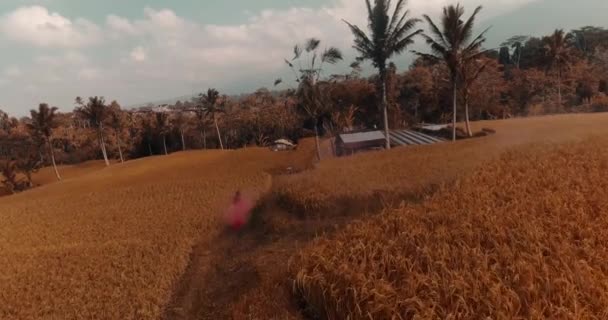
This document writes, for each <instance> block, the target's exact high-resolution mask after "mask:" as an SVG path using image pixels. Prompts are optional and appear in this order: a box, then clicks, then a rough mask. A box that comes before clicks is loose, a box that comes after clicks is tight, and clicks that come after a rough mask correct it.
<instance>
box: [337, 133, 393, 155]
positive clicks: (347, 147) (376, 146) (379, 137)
mask: <svg viewBox="0 0 608 320" xmlns="http://www.w3.org/2000/svg"><path fill="white" fill-rule="evenodd" d="M385 145H386V138H385V137H384V134H383V133H382V132H381V131H368V132H357V133H344V134H341V135H338V136H337V137H336V142H335V148H336V155H337V156H339V157H342V156H349V155H353V154H356V153H359V152H364V151H370V150H382V149H384V146H385Z"/></svg>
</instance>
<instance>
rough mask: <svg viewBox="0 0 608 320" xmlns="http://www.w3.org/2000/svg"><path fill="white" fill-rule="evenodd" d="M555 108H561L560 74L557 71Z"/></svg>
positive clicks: (559, 71)
mask: <svg viewBox="0 0 608 320" xmlns="http://www.w3.org/2000/svg"><path fill="white" fill-rule="evenodd" d="M557 106H558V107H560V108H561V106H562V72H561V70H557Z"/></svg>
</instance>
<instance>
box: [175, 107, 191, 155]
mask: <svg viewBox="0 0 608 320" xmlns="http://www.w3.org/2000/svg"><path fill="white" fill-rule="evenodd" d="M171 124H172V125H173V127H174V128H176V129H177V130H179V134H180V136H181V138H182V150H183V151H186V140H185V139H184V129H185V128H186V126H187V125H188V116H187V114H186V112H185V111H184V110H182V109H178V110H176V111H175V116H174V117H173V119H171Z"/></svg>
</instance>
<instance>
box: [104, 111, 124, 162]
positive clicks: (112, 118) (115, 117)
mask: <svg viewBox="0 0 608 320" xmlns="http://www.w3.org/2000/svg"><path fill="white" fill-rule="evenodd" d="M108 122H109V125H110V127H111V128H112V129H113V130H114V135H115V136H116V144H118V155H119V157H120V162H121V163H124V162H125V159H124V156H123V154H122V140H121V139H120V135H121V133H122V132H123V130H124V129H125V127H126V126H127V119H126V115H125V113H124V112H123V111H122V110H121V109H120V105H119V104H118V103H117V102H116V101H112V103H111V104H110V112H109V117H108Z"/></svg>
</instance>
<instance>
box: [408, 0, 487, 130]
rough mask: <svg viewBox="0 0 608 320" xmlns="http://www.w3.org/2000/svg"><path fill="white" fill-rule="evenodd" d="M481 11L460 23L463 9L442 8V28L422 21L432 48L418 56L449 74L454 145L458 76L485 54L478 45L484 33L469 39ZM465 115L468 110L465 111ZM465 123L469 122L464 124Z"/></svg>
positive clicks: (479, 8) (427, 17)
mask: <svg viewBox="0 0 608 320" xmlns="http://www.w3.org/2000/svg"><path fill="white" fill-rule="evenodd" d="M480 11H481V6H479V7H477V8H475V11H474V12H473V14H472V15H471V16H470V17H469V19H467V20H466V21H464V20H463V16H464V7H461V6H460V4H458V5H456V6H453V5H450V6H448V7H444V8H443V16H442V18H441V27H442V29H439V27H438V26H437V25H436V24H435V23H434V22H433V20H432V19H431V18H430V17H429V16H428V15H424V19H425V20H426V21H427V22H428V24H429V28H430V35H427V34H422V36H423V37H424V38H425V39H426V42H427V44H428V45H429V46H430V47H431V51H432V53H431V54H425V53H419V52H416V53H417V54H418V55H420V56H422V57H424V58H426V59H428V60H431V61H435V62H440V61H443V62H444V63H445V64H446V66H447V67H448V70H449V72H450V82H451V84H452V93H453V99H454V100H453V103H454V105H453V115H452V116H453V117H452V139H453V140H454V141H456V112H457V107H458V95H457V94H458V83H459V82H460V81H461V77H460V72H461V71H462V68H463V65H465V64H467V63H468V62H469V61H473V60H475V59H477V58H479V57H480V56H481V55H483V54H484V51H482V50H481V45H482V44H483V43H484V42H485V38H484V35H485V33H486V32H487V31H488V29H486V30H484V31H483V32H482V33H480V34H479V35H478V36H477V37H475V38H473V39H472V40H471V38H472V35H473V28H474V24H475V17H476V16H477V14H478V13H479V12H480ZM465 114H468V110H465ZM467 121H468V120H467Z"/></svg>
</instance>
